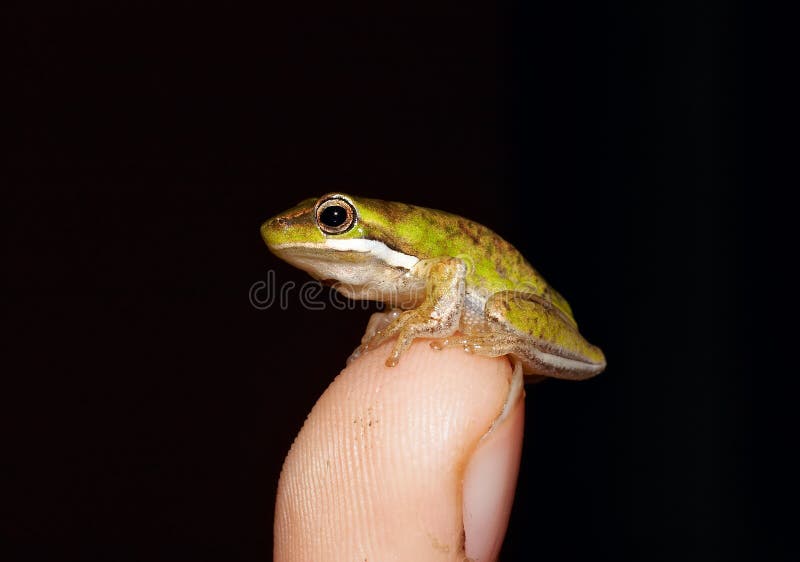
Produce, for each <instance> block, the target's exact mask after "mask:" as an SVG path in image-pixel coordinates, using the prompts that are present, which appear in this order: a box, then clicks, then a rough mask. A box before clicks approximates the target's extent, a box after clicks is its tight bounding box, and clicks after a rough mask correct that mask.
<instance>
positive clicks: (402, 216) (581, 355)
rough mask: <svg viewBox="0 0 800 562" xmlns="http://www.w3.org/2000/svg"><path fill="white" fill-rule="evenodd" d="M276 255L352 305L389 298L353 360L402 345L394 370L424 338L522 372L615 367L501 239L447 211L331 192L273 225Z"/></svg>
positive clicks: (572, 375) (567, 374)
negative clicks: (505, 359)
mask: <svg viewBox="0 0 800 562" xmlns="http://www.w3.org/2000/svg"><path fill="white" fill-rule="evenodd" d="M261 235H262V237H263V238H264V241H265V242H266V244H267V246H268V247H269V249H270V250H271V251H272V252H273V253H274V254H275V255H277V256H278V257H279V258H281V259H283V260H285V261H287V262H289V263H290V264H292V265H294V266H296V267H299V268H300V269H302V270H304V271H306V272H308V273H309V274H311V276H312V277H314V278H315V279H318V280H320V281H322V282H323V283H326V284H329V285H332V286H333V287H334V288H335V289H336V290H337V291H339V292H340V293H342V294H344V295H345V296H347V297H349V298H351V299H370V300H375V301H381V302H384V303H386V304H387V305H388V306H389V312H385V313H377V314H375V315H373V317H372V318H371V319H370V322H369V324H368V326H367V331H366V333H365V334H364V337H363V339H362V343H361V346H360V347H359V348H358V349H357V350H356V351H355V352H354V355H353V356H354V357H357V356H358V355H360V354H362V353H365V352H367V351H369V350H370V349H373V348H375V347H377V346H379V345H380V344H382V343H384V342H385V341H388V340H390V339H392V338H397V340H396V342H395V343H394V347H393V349H392V351H391V353H390V354H389V357H388V359H387V360H386V365H387V366H389V367H392V366H394V365H396V364H397V362H398V361H399V360H400V357H401V355H402V354H403V352H404V351H405V350H406V349H407V348H408V347H409V346H410V345H411V343H412V341H413V340H414V339H416V338H431V339H433V341H432V342H431V346H432V347H434V348H435V349H441V348H443V347H445V346H461V347H463V348H464V349H465V350H466V351H468V352H471V353H477V354H482V355H488V356H493V357H497V356H503V355H509V356H511V357H512V359H513V360H515V362H516V363H517V364H519V363H521V365H522V370H523V372H524V373H525V375H528V376H534V377H535V378H538V377H541V376H549V377H556V378H562V379H575V380H578V379H585V378H589V377H592V376H594V375H596V374H598V373H600V372H601V371H602V370H603V369H604V368H605V366H606V361H605V357H604V356H603V352H602V351H601V350H600V349H599V348H597V347H595V346H593V345H591V344H590V343H589V342H587V341H586V340H585V339H584V338H583V337H582V336H581V334H580V333H579V332H578V326H577V324H576V323H575V319H574V318H573V315H572V310H571V309H570V306H569V304H567V301H566V300H564V298H563V297H562V296H561V295H560V294H558V293H557V292H556V291H555V290H554V289H552V288H551V287H550V286H549V285H548V284H547V283H546V282H545V280H544V278H542V276H541V275H539V273H538V272H537V271H536V270H535V269H534V268H533V267H531V265H530V264H529V263H528V262H527V261H526V260H525V258H524V257H523V256H522V255H521V254H520V253H519V252H518V251H517V250H516V249H515V248H514V247H513V246H512V245H511V244H509V243H508V242H506V241H505V240H503V239H502V238H501V237H500V236H498V235H497V234H495V233H494V232H492V231H491V230H489V229H488V228H486V227H485V226H482V225H480V224H477V223H475V222H472V221H469V220H467V219H464V218H461V217H459V216H456V215H452V214H450V213H446V212H444V211H437V210H433V209H426V208H423V207H416V206H413V205H407V204H405V203H394V202H389V201H381V200H377V199H366V198H362V197H353V196H351V195H347V194H344V193H329V194H327V195H323V196H322V197H320V198H318V199H317V198H312V199H306V200H305V201H302V202H300V203H299V204H298V205H296V206H295V207H293V208H291V209H289V210H287V211H285V212H283V213H281V214H279V215H277V216H275V217H273V218H271V219H269V220H268V221H266V222H265V223H264V224H263V225H262V226H261Z"/></svg>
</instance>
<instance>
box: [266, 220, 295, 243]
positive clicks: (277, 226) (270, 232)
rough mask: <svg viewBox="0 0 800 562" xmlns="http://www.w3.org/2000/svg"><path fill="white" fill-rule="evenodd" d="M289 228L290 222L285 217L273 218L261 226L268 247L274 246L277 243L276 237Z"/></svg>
mask: <svg viewBox="0 0 800 562" xmlns="http://www.w3.org/2000/svg"><path fill="white" fill-rule="evenodd" d="M288 226H289V221H288V220H287V219H286V218H285V217H273V218H271V219H269V220H268V221H266V222H265V223H264V224H262V225H261V237H262V238H263V239H264V242H266V243H267V246H272V245H273V244H274V243H275V242H276V237H277V236H278V235H279V234H280V233H281V232H283V231H284V230H286V228H288Z"/></svg>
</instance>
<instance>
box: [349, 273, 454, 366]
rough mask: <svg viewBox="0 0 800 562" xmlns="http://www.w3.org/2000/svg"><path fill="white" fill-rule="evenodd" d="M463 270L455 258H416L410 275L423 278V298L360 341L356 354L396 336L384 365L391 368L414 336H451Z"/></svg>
mask: <svg viewBox="0 0 800 562" xmlns="http://www.w3.org/2000/svg"><path fill="white" fill-rule="evenodd" d="M466 273H467V268H466V265H465V264H464V262H463V261H462V260H460V259H458V258H450V257H447V258H432V259H426V260H420V261H419V262H418V263H417V264H416V265H415V266H414V268H413V269H412V270H411V274H412V275H416V276H418V277H420V278H422V279H425V299H424V300H423V301H422V303H421V304H420V305H419V306H417V307H416V308H413V309H411V310H406V311H403V312H402V313H400V314H399V315H398V316H397V317H396V318H395V319H394V320H392V321H391V322H390V323H389V324H388V325H387V326H386V327H384V328H382V329H380V330H378V331H377V332H376V333H375V334H374V335H373V336H372V337H371V338H369V339H368V341H364V342H363V343H362V345H361V347H360V348H359V350H358V353H359V354H361V353H363V352H366V351H368V350H369V349H373V348H375V347H378V346H379V345H381V344H382V343H383V342H385V341H387V340H389V339H390V338H392V337H394V336H397V343H395V345H394V348H393V349H392V352H391V354H389V358H388V359H386V366H387V367H394V366H395V365H397V362H398V361H399V360H400V355H401V354H402V353H403V352H404V351H405V350H406V349H408V347H409V346H410V345H411V342H413V341H414V339H415V338H420V337H430V338H443V337H447V336H450V335H452V334H453V333H454V332H455V331H456V330H457V329H458V324H459V321H460V320H461V313H462V311H463V309H464V294H465V288H466V281H465V279H466ZM365 339H366V336H365Z"/></svg>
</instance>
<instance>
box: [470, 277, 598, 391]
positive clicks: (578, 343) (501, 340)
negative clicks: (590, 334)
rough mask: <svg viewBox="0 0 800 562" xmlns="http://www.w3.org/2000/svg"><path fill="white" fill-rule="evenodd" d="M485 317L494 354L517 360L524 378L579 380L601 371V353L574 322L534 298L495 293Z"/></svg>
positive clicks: (537, 298)
mask: <svg viewBox="0 0 800 562" xmlns="http://www.w3.org/2000/svg"><path fill="white" fill-rule="evenodd" d="M485 315H486V320H487V323H488V324H489V326H491V327H492V328H491V329H490V330H489V332H490V333H491V334H492V336H491V337H492V338H493V339H494V340H495V342H496V351H502V352H503V353H508V354H512V355H514V356H516V357H518V358H519V359H521V360H522V363H523V370H524V372H525V374H526V375H544V376H548V377H555V378H562V379H573V380H580V379H586V378H589V377H592V376H594V375H596V374H598V373H600V372H601V371H602V370H603V369H605V366H606V360H605V357H604V356H603V352H602V351H600V349H599V348H598V347H595V346H593V345H592V344H590V343H589V342H588V341H586V340H585V339H584V338H583V336H581V334H580V332H578V328H577V327H576V326H575V324H574V321H572V320H571V319H569V318H567V317H566V315H565V314H564V313H563V312H562V311H561V310H559V309H558V308H557V307H555V306H553V305H552V304H551V303H550V302H548V301H546V300H544V299H542V298H540V297H538V296H536V295H534V294H531V293H525V292H519V291H501V292H499V293H496V294H494V295H492V296H491V297H490V298H489V299H488V300H487V302H486V309H485Z"/></svg>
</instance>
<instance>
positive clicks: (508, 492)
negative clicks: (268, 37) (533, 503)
mask: <svg viewBox="0 0 800 562" xmlns="http://www.w3.org/2000/svg"><path fill="white" fill-rule="evenodd" d="M513 392H514V391H513V388H512V393H510V394H513ZM515 395H516V399H515V400H514V402H513V403H511V402H510V403H509V404H507V405H506V408H505V409H504V411H503V414H502V415H501V417H500V418H499V419H498V422H497V423H496V424H495V425H494V426H493V427H492V430H491V431H490V433H488V434H487V435H486V437H484V439H482V440H481V442H480V443H479V444H478V447H477V449H476V450H475V453H474V454H473V455H472V458H471V459H470V462H469V465H468V466H467V469H466V472H465V474H464V496H463V501H464V536H465V551H466V555H467V557H468V558H469V559H470V560H474V561H475V562H491V561H493V560H496V559H497V557H498V555H499V554H500V548H501V547H502V545H503V538H504V537H505V534H506V529H507V527H508V518H509V516H510V514H511V506H512V504H513V501H514V492H515V490H516V486H517V474H518V473H519V462H520V455H521V452H522V434H523V430H524V424H525V400H524V393H522V392H516V394H515Z"/></svg>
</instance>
